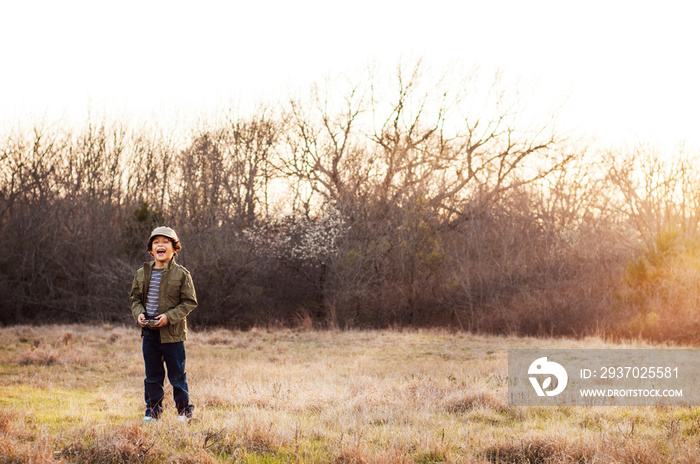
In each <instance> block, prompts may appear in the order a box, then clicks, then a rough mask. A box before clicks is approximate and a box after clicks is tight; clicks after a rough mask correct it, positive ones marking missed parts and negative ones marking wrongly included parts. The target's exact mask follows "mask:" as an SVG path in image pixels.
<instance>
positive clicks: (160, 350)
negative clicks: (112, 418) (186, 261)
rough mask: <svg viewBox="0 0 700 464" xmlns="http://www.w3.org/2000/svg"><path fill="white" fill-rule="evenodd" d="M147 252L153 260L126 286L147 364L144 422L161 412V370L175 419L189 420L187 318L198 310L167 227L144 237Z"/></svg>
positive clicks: (177, 245) (174, 237) (173, 235)
mask: <svg viewBox="0 0 700 464" xmlns="http://www.w3.org/2000/svg"><path fill="white" fill-rule="evenodd" d="M147 247H148V253H149V254H150V255H151V256H153V257H154V258H155V260H154V261H152V262H150V263H144V265H143V267H141V268H139V269H138V270H137V271H136V276H135V277H134V282H133V284H132V285H131V295H130V299H131V312H132V313H133V316H134V319H135V320H136V322H137V323H138V325H140V326H141V327H142V329H141V331H142V332H141V337H142V338H143V346H142V349H143V360H144V364H145V366H146V379H145V381H144V392H145V399H146V416H145V417H144V419H143V421H144V422H152V421H154V420H157V419H158V418H160V415H161V413H162V412H163V384H164V382H165V369H164V368H163V363H165V367H167V369H168V380H169V381H170V385H172V387H173V397H174V399H175V406H176V407H177V412H178V419H179V420H180V421H182V422H188V421H189V419H190V418H191V417H192V410H193V409H194V406H193V405H192V404H190V395H189V390H188V388H187V374H186V373H185V344H184V341H185V340H186V339H187V319H186V317H187V315H188V314H189V313H190V312H192V310H193V309H194V308H196V307H197V295H196V294H195V291H194V284H193V283H192V277H191V276H190V273H189V272H188V271H187V269H185V268H184V267H182V266H180V265H179V264H177V263H176V262H175V257H177V252H178V251H180V250H181V249H182V246H181V245H180V240H179V239H178V237H177V234H176V233H175V231H174V230H173V229H171V228H170V227H156V228H155V229H153V232H151V236H150V238H149V239H148V246H147Z"/></svg>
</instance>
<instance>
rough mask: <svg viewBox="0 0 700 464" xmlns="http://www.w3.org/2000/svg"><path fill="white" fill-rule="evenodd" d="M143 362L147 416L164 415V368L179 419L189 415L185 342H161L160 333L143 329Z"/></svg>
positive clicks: (190, 410) (190, 409)
mask: <svg viewBox="0 0 700 464" xmlns="http://www.w3.org/2000/svg"><path fill="white" fill-rule="evenodd" d="M143 361H144V364H145V365H146V380H145V381H144V393H145V399H146V416H150V417H155V418H158V417H160V415H161V413H162V412H163V396H164V394H163V385H164V383H165V369H166V368H167V370H168V381H169V382H170V385H172V387H173V399H174V400H175V406H176V407H177V412H178V414H179V415H181V416H187V417H190V416H192V410H193V409H194V406H192V405H191V404H190V393H189V390H188V389H187V373H186V372H185V343H184V342H176V343H161V342H160V330H158V329H156V330H150V329H144V330H143Z"/></svg>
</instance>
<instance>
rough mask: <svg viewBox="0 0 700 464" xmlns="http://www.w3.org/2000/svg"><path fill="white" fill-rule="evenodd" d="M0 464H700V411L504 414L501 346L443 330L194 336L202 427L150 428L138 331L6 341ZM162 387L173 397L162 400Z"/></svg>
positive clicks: (578, 343)
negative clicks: (143, 419)
mask: <svg viewBox="0 0 700 464" xmlns="http://www.w3.org/2000/svg"><path fill="white" fill-rule="evenodd" d="M0 345H1V346H2V350H1V351H0V462H1V463H15V462H17V463H22V462H27V463H33V462H36V463H39V462H48V463H51V462H79V463H85V462H94V463H105V462H115V463H116V462H144V463H160V462H163V463H165V462H190V463H209V462H211V463H213V462H245V463H256V462H257V463H286V462H308V463H439V462H446V463H549V462H551V463H559V462H576V463H615V462H619V463H664V462H669V463H670V462H674V463H675V462H680V463H683V462H700V408H651V407H640V408H603V407H601V408H591V407H588V408H586V407H576V408H574V407H566V408H564V407H550V408H532V407H509V406H508V403H507V399H506V380H507V379H506V375H507V350H508V348H546V347H552V348H554V347H556V348H601V347H608V346H618V347H620V346H625V347H640V346H645V345H644V344H643V343H641V342H640V343H627V344H625V345H620V344H616V345H613V344H612V343H609V342H605V341H604V340H601V339H597V338H590V339H586V340H562V339H559V340H557V339H551V340H542V339H530V338H515V337H495V336H477V335H471V334H462V333H456V334H454V333H449V332H437V331H410V332H399V331H377V332H361V331H347V332H333V331H326V332H312V331H300V332H299V331H290V330H273V331H265V330H252V331H248V332H229V331H210V332H198V333H192V334H191V336H190V340H189V341H188V342H187V350H188V378H189V382H190V389H191V395H192V400H193V402H194V403H195V404H196V406H197V409H196V411H195V415H196V418H197V419H198V420H197V421H195V422H193V423H190V424H188V425H184V424H181V423H179V422H178V421H177V418H176V414H175V410H174V407H173V403H172V398H171V397H170V395H171V394H170V390H167V391H166V395H167V396H168V400H169V401H168V403H167V407H166V413H165V415H164V418H163V419H162V420H161V421H159V422H158V423H156V424H152V425H144V424H141V422H140V420H141V417H142V414H143V405H142V389H143V365H142V361H141V352H140V338H139V333H138V330H137V329H136V328H124V327H111V326H98V327H89V326H49V327H12V328H4V329H0ZM168 388H169V387H168Z"/></svg>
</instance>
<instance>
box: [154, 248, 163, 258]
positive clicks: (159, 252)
mask: <svg viewBox="0 0 700 464" xmlns="http://www.w3.org/2000/svg"><path fill="white" fill-rule="evenodd" d="M156 255H158V256H160V257H163V256H165V250H164V249H162V248H161V249H158V250H156Z"/></svg>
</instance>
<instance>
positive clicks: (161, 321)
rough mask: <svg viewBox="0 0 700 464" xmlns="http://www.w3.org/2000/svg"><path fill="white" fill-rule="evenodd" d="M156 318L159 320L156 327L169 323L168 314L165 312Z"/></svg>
mask: <svg viewBox="0 0 700 464" xmlns="http://www.w3.org/2000/svg"><path fill="white" fill-rule="evenodd" d="M156 320H157V321H158V322H156V324H155V326H154V327H165V326H166V325H168V316H166V315H165V314H160V315H158V316H156Z"/></svg>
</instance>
